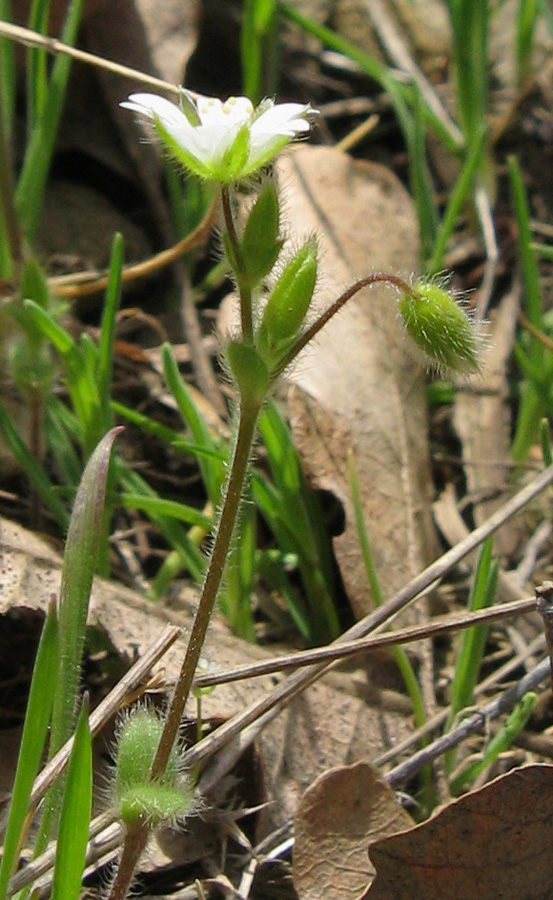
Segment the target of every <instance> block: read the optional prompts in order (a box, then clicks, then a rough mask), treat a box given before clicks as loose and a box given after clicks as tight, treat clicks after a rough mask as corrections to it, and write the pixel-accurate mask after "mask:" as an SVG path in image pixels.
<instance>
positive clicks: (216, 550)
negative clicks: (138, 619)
mask: <svg viewBox="0 0 553 900" xmlns="http://www.w3.org/2000/svg"><path fill="white" fill-rule="evenodd" d="M260 408H261V404H259V405H255V406H247V407H244V406H241V408H240V411H239V419H238V432H237V435H236V443H235V446H234V454H233V457H232V464H231V468H230V474H229V478H228V482H227V488H226V493H225V499H224V502H223V508H222V510H221V517H220V519H219V526H218V528H217V533H216V536H215V542H214V544H213V550H212V553H211V558H210V561H209V566H208V570H207V574H206V577H205V581H204V585H203V588H202V594H201V597H200V602H199V604H198V609H197V610H196V615H195V617H194V622H193V624H192V630H191V632H190V637H189V639H188V646H187V648H186V653H185V656H184V659H183V662H182V666H181V670H180V674H179V677H178V680H177V684H176V686H175V691H174V693H173V699H172V700H171V704H170V706H169V710H168V713H167V718H166V720H165V727H164V729H163V734H162V736H161V740H160V742H159V747H158V751H157V755H156V758H155V760H154V762H153V765H152V772H151V777H152V778H156V777H157V776H159V775H160V774H161V773H162V772H163V771H164V770H165V767H166V765H167V761H168V759H169V756H170V754H171V750H172V748H173V745H174V743H175V740H176V738H177V735H178V731H179V727H180V724H181V720H182V715H183V712H184V708H185V705H186V701H187V700H188V697H189V695H190V690H191V687H192V682H193V680H194V675H195V673H196V668H197V665H198V662H199V659H200V654H201V652H202V648H203V645H204V641H205V636H206V633H207V629H208V626H209V623H210V621H211V616H212V614H213V609H214V606H215V601H216V599H217V594H218V591H219V587H220V584H221V579H222V577H223V571H224V568H225V562H226V559H227V555H228V552H229V547H230V543H231V540H232V534H233V531H234V525H235V523H236V518H237V515H238V510H239V507H240V501H241V499H242V493H243V488H244V482H245V479H246V473H247V471H248V465H249V461H250V453H251V448H252V444H253V440H254V436H255V429H256V424H257V418H258V415H259V411H260ZM148 833H149V832H148V826H147V824H144V825H143V826H142V827H141V828H140V829H139V830H137V831H133V832H132V833H129V834H128V835H127V837H126V839H125V844H124V847H123V855H122V857H121V863H120V866H119V870H118V872H117V877H116V879H115V881H114V883H113V887H112V889H111V893H110V896H109V900H123V898H124V897H125V896H126V893H127V890H128V888H129V885H130V882H131V879H132V877H133V873H134V870H135V867H136V864H137V862H138V859H139V857H140V855H141V853H142V851H143V850H144V847H145V846H146V841H147V839H148Z"/></svg>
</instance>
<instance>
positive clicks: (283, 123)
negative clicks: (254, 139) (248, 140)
mask: <svg viewBox="0 0 553 900" xmlns="http://www.w3.org/2000/svg"><path fill="white" fill-rule="evenodd" d="M311 112H313V110H312V109H311V107H310V106H302V104H301V103H277V105H276V106H273V107H271V108H270V109H267V110H266V111H265V112H264V113H262V115H260V116H259V118H258V119H255V121H254V122H253V125H252V134H254V133H259V134H262V133H265V134H268V133H269V132H273V134H282V135H289V136H290V137H293V136H294V135H295V134H298V133H300V132H304V131H309V128H310V125H309V122H308V121H307V118H306V117H307V115H308V114H309V113H311Z"/></svg>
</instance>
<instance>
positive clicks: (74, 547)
mask: <svg viewBox="0 0 553 900" xmlns="http://www.w3.org/2000/svg"><path fill="white" fill-rule="evenodd" d="M122 430H123V429H122V428H121V427H119V428H112V430H111V431H110V432H108V434H106V435H105V437H104V438H103V439H102V440H101V441H100V443H99V444H98V447H97V448H96V450H95V451H94V453H93V454H92V456H91V457H90V459H89V461H88V463H87V465H86V468H85V470H84V472H83V477H82V479H81V483H80V485H79V489H78V491H77V496H76V497H75V502H74V504H73V512H72V514H71V520H70V522H69V531H68V534H67V541H66V544H65V553H64V556H63V567H62V575H61V588H60V599H59V605H58V609H59V620H60V658H59V667H58V678H57V686H56V694H55V697H54V709H53V713H52V729H51V736H50V754H49V755H50V758H52V756H54V754H55V753H56V752H57V751H58V750H59V748H60V747H61V746H62V744H63V743H65V741H66V740H67V739H68V738H69V737H70V735H71V731H72V728H73V721H74V714H75V707H76V702H77V697H78V692H79V685H80V680H81V664H82V655H83V648H84V641H85V632H86V620H87V616H88V606H89V600H90V591H91V588H92V579H93V577H94V573H95V571H96V565H97V557H98V550H99V545H100V541H101V537H102V526H103V511H104V500H105V490H106V481H107V474H108V469H109V463H110V459H111V453H112V449H113V443H114V441H115V439H116V437H117V435H118V434H120V432H121V431H122ZM60 802H61V793H60V785H59V784H55V785H54V786H53V787H52V788H51V789H50V791H49V793H48V794H47V796H46V799H45V803H44V809H43V815H42V820H41V823H40V828H39V832H38V835H37V839H36V842H35V855H37V856H38V855H40V853H42V852H43V851H44V849H45V847H46V845H47V843H48V841H49V840H50V838H51V835H52V831H53V828H54V824H55V821H56V818H57V815H58V812H59V805H60Z"/></svg>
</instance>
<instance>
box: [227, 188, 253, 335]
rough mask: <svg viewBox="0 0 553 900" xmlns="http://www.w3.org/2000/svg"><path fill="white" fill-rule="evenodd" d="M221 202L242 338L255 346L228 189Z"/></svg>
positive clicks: (249, 306)
mask: <svg viewBox="0 0 553 900" xmlns="http://www.w3.org/2000/svg"><path fill="white" fill-rule="evenodd" d="M221 202H222V207H223V216H224V219H225V226H226V229H227V237H228V239H229V241H230V243H231V245H232V253H233V256H234V260H230V262H231V265H232V266H233V268H234V269H235V271H234V275H235V278H236V285H237V287H238V293H239V295H240V324H241V326H242V338H243V339H244V340H245V341H247V342H248V343H250V344H253V313H252V292H251V290H250V288H249V287H246V285H245V284H244V275H245V266H244V260H243V259H242V251H241V249H240V241H239V240H238V235H237V233H236V225H235V223H234V216H233V213H232V203H231V198H230V192H229V189H228V187H223V188H222V189H221Z"/></svg>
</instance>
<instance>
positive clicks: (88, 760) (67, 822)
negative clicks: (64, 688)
mask: <svg viewBox="0 0 553 900" xmlns="http://www.w3.org/2000/svg"><path fill="white" fill-rule="evenodd" d="M91 812H92V739H91V736H90V729H89V727H88V697H87V696H86V695H85V697H84V700H83V704H82V707H81V711H80V714H79V718H78V720H77V727H76V729H75V740H74V743H73V748H72V750H71V756H70V757H69V764H68V767H67V778H66V782H65V790H64V794H63V801H62V805H61V812H60V824H59V829H58V842H57V848H56V861H55V864H54V876H53V881H52V900H79V896H80V893H81V881H82V877H83V872H84V867H85V857H86V845H87V842H88V831H89V826H90V816H91Z"/></svg>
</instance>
